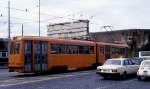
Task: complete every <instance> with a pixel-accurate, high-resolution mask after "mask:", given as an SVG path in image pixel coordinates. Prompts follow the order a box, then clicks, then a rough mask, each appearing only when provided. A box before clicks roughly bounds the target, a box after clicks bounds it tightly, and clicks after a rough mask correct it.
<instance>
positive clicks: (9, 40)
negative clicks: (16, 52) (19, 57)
mask: <svg viewBox="0 0 150 89" xmlns="http://www.w3.org/2000/svg"><path fill="white" fill-rule="evenodd" d="M10 42H11V39H10V0H8V45H7V47H8V56H9V55H10Z"/></svg>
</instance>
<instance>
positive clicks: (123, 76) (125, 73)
mask: <svg viewBox="0 0 150 89" xmlns="http://www.w3.org/2000/svg"><path fill="white" fill-rule="evenodd" d="M122 78H123V79H126V78H127V72H126V71H125V72H124V73H123V74H122Z"/></svg>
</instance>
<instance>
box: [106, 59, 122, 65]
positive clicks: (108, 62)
mask: <svg viewBox="0 0 150 89" xmlns="http://www.w3.org/2000/svg"><path fill="white" fill-rule="evenodd" d="M104 65H121V60H107V61H106V62H105V63H104Z"/></svg>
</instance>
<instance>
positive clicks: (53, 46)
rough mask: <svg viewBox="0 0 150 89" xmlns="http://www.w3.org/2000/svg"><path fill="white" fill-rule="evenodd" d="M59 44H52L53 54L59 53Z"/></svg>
mask: <svg viewBox="0 0 150 89" xmlns="http://www.w3.org/2000/svg"><path fill="white" fill-rule="evenodd" d="M58 47H59V46H58V45H56V44H52V45H51V54H57V53H58Z"/></svg>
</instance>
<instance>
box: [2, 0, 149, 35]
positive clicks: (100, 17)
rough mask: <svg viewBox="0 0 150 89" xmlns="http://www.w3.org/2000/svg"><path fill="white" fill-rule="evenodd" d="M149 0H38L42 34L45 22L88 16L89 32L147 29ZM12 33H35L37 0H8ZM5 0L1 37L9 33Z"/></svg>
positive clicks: (44, 29) (45, 31)
mask: <svg viewBox="0 0 150 89" xmlns="http://www.w3.org/2000/svg"><path fill="white" fill-rule="evenodd" d="M149 3H150V0H41V3H40V6H41V14H40V16H41V27H40V28H41V35H42V36H46V35H47V25H48V24H52V23H61V22H72V21H75V20H79V19H88V20H90V29H89V30H90V32H99V31H105V29H103V28H102V27H103V26H107V25H109V26H112V27H113V28H112V29H113V30H121V29H131V28H133V29H134V28H140V29H149V28H150V20H149V17H150V5H149ZM10 7H11V9H10V12H11V14H10V19H11V37H13V36H18V35H19V36H20V35H21V29H22V24H23V27H24V35H33V36H38V20H39V19H38V16H39V14H38V9H39V0H10ZM7 12H8V0H0V37H2V38H5V37H8V13H7Z"/></svg>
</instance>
